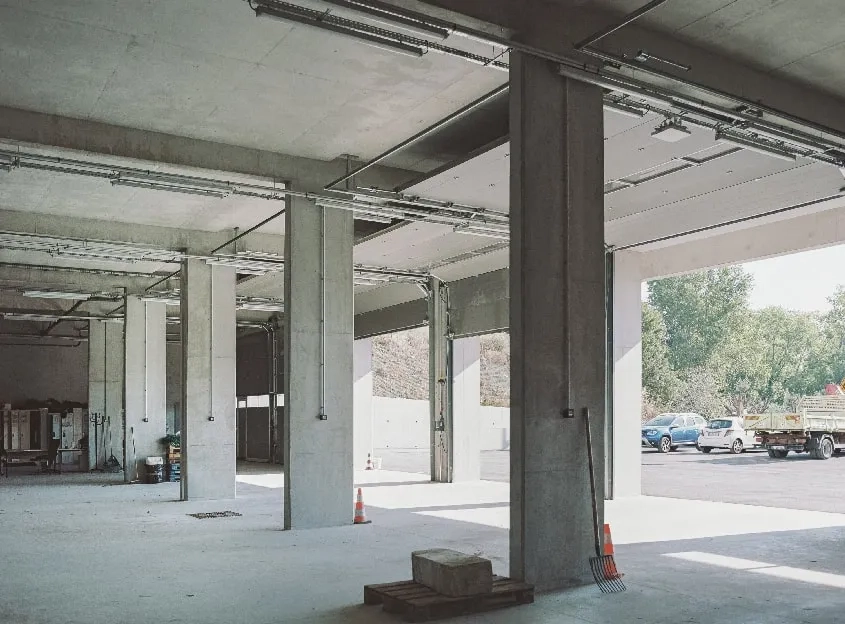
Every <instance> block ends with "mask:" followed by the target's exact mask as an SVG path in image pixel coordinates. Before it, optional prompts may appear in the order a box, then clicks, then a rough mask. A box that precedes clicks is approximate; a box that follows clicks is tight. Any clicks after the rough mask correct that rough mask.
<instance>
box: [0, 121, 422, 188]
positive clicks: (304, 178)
mask: <svg viewBox="0 0 845 624" xmlns="http://www.w3.org/2000/svg"><path fill="white" fill-rule="evenodd" d="M0 139H6V140H10V141H17V142H21V143H25V144H35V145H48V146H54V147H62V148H67V149H73V150H80V151H83V152H90V153H93V154H106V155H109V156H120V157H124V158H136V159H140V160H147V161H153V162H160V163H168V164H171V165H178V166H186V167H199V168H202V169H213V170H215V171H230V172H233V173H242V174H247V175H252V176H260V177H264V178H268V179H272V180H279V181H286V182H292V183H294V184H295V185H296V187H297V188H298V189H301V190H305V191H318V190H321V189H322V188H323V186H324V185H325V184H327V183H329V182H330V181H332V180H334V179H336V178H338V177H339V176H341V175H343V174H344V173H346V162H345V161H332V162H325V161H321V160H315V159H312V158H303V157H300V156H289V155H287V154H279V153H276V152H268V151H264V150H257V149H251V148H247V147H239V146H236V145H227V144H225V143H215V142H213V141H202V140H199V139H191V138H187V137H181V136H176V135H172V134H165V133H162V132H152V131H150V130H139V129H137V128H126V127H123V126H114V125H111V124H105V123H99V122H95V121H88V120H84V119H73V118H70V117H61V116H58V115H47V114H44V113H36V112H32V111H27V110H21V109H16V108H8V107H5V106H0ZM411 176H412V174H411V173H410V172H406V171H403V170H401V169H391V168H387V167H373V168H371V169H370V170H369V171H367V172H366V173H365V174H363V175H362V176H361V178H360V179H358V180H357V182H358V183H359V184H362V185H375V186H380V187H383V188H392V187H394V186H397V185H398V184H401V183H402V182H405V181H406V180H408V179H409V178H410V177H411Z"/></svg>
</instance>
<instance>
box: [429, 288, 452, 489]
mask: <svg viewBox="0 0 845 624" xmlns="http://www.w3.org/2000/svg"><path fill="white" fill-rule="evenodd" d="M448 324H449V288H448V286H447V285H446V284H444V283H443V282H441V281H440V280H439V279H437V278H436V277H432V278H431V280H430V281H429V296H428V404H429V409H430V413H431V480H432V481H437V482H440V483H451V482H452V442H453V438H452V401H451V388H450V384H449V380H450V378H451V373H450V371H449V363H450V353H449V349H450V347H451V344H450V341H449V325H448Z"/></svg>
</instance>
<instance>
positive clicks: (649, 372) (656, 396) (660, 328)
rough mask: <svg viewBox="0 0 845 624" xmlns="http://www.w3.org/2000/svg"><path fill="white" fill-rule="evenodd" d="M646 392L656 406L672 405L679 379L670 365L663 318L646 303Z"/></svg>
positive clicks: (644, 346) (644, 340) (644, 326)
mask: <svg viewBox="0 0 845 624" xmlns="http://www.w3.org/2000/svg"><path fill="white" fill-rule="evenodd" d="M642 352H643V390H644V392H645V393H646V395H647V397H648V400H649V401H651V402H652V403H654V404H655V405H669V404H670V403H671V402H672V400H673V398H674V396H675V393H676V391H677V386H678V377H677V375H676V374H675V371H674V370H672V365H671V364H670V363H669V346H668V335H667V333H666V324H665V323H664V322H663V317H662V316H661V315H660V312H658V311H657V310H656V309H655V308H654V307H652V306H651V305H649V304H648V303H643V336H642Z"/></svg>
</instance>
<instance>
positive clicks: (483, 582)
mask: <svg viewBox="0 0 845 624" xmlns="http://www.w3.org/2000/svg"><path fill="white" fill-rule="evenodd" d="M411 569H412V572H413V576H414V580H412V581H401V582H398V583H385V584H382V585H365V586H364V604H368V605H377V604H381V605H384V610H385V611H387V612H388V613H398V614H402V615H404V616H405V619H406V620H407V621H409V622H425V621H427V620H436V619H441V618H447V617H457V616H459V615H467V614H470V613H479V612H482V611H490V610H492V609H500V608H503V607H510V606H515V605H520V604H528V603H532V602H534V586H533V585H528V584H527V583H522V582H519V581H513V580H511V579H508V578H503V577H499V576H495V575H493V566H492V564H491V562H490V560H489V559H483V558H482V557H476V556H474V555H465V554H463V553H460V552H457V551H454V550H447V549H443V548H438V549H434V550H422V551H417V552H415V553H412V554H411Z"/></svg>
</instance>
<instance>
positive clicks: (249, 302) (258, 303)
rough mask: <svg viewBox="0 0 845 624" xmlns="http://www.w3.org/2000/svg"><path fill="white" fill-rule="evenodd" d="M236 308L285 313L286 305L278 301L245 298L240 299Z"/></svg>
mask: <svg viewBox="0 0 845 624" xmlns="http://www.w3.org/2000/svg"><path fill="white" fill-rule="evenodd" d="M235 307H236V308H237V309H238V310H258V311H260V312H284V311H285V304H284V302H283V301H280V300H278V299H259V298H243V299H240V298H239V299H238V300H237V302H236V304H235Z"/></svg>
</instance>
